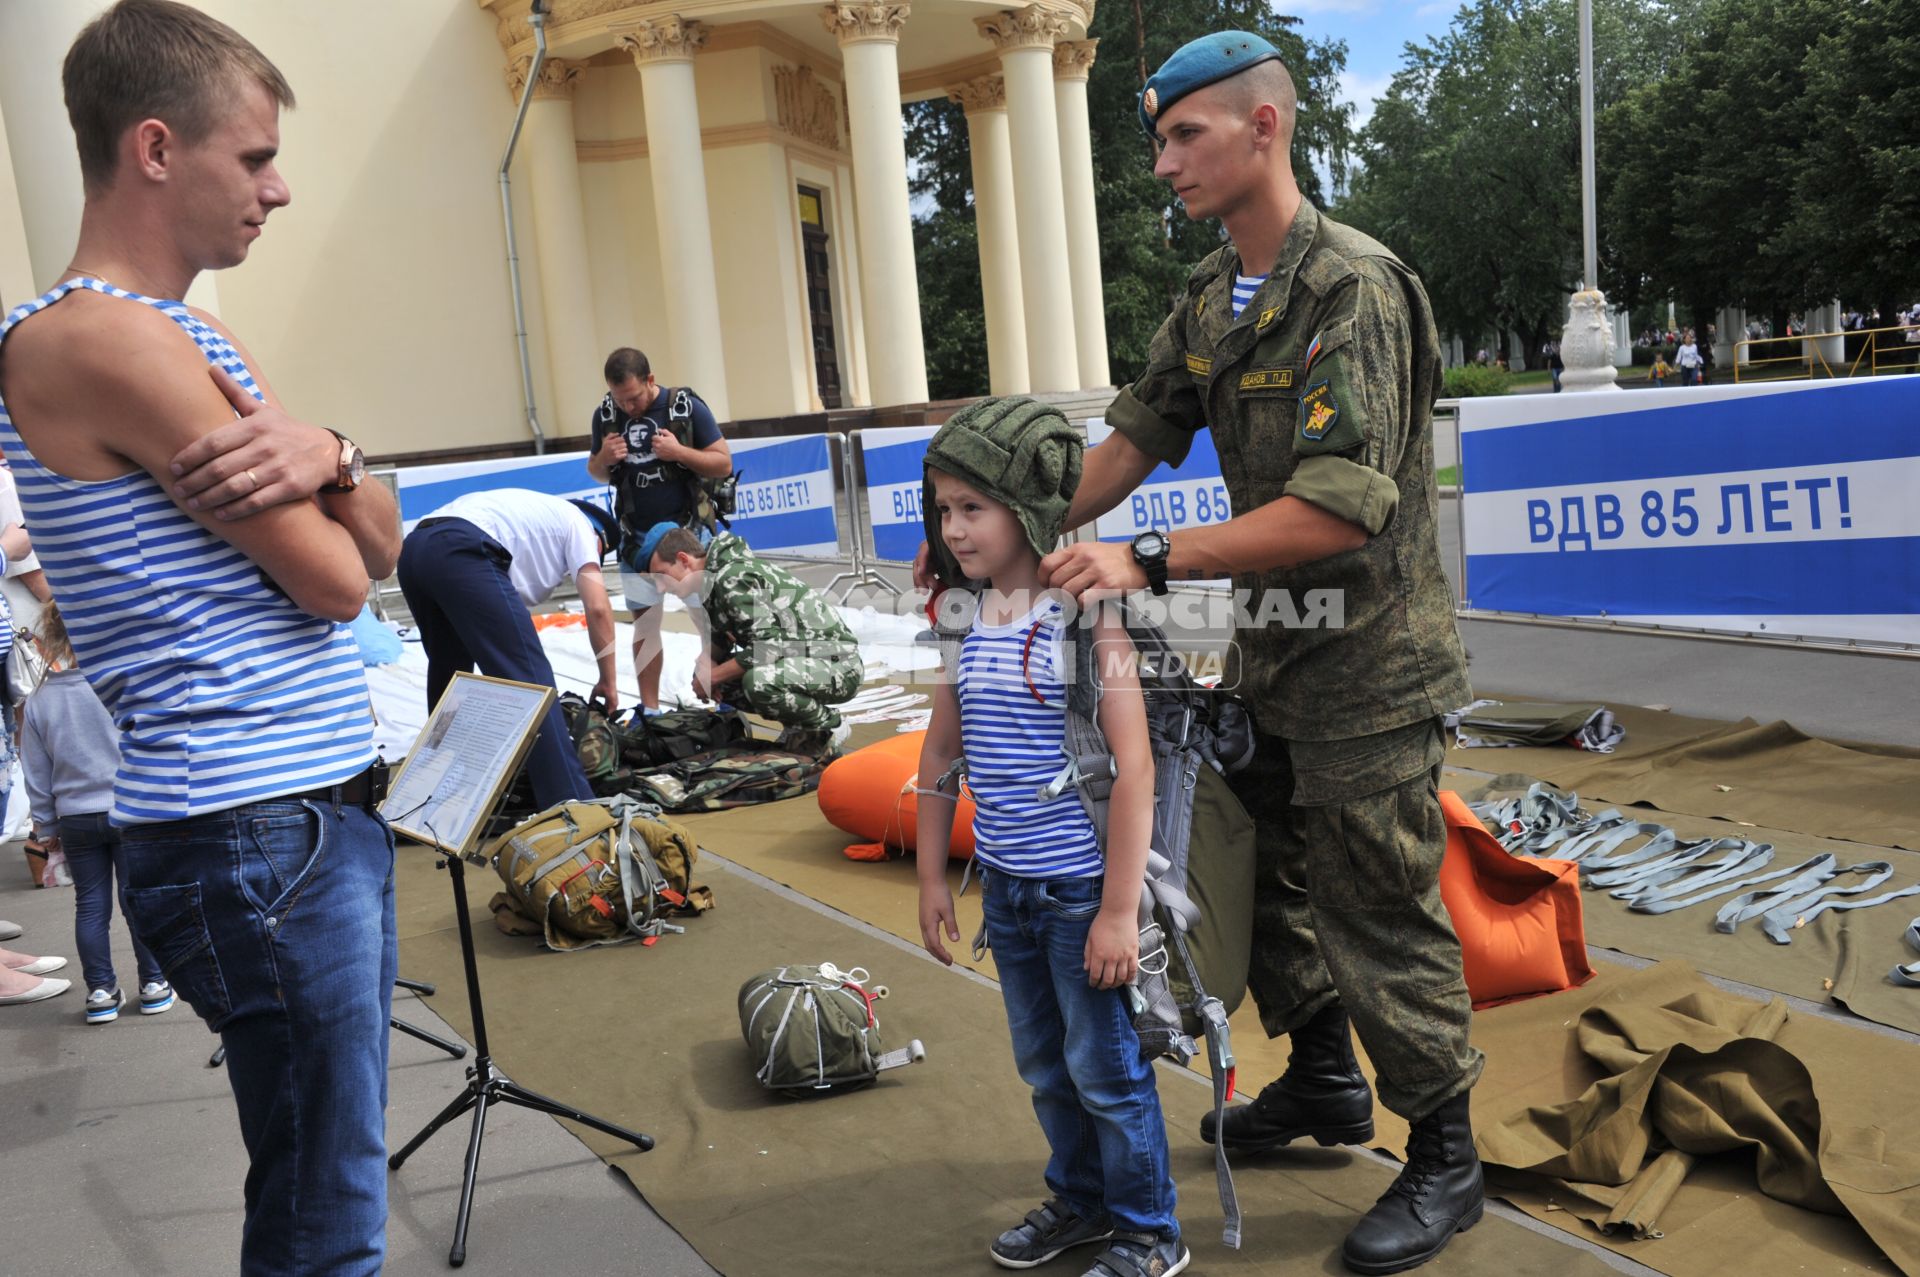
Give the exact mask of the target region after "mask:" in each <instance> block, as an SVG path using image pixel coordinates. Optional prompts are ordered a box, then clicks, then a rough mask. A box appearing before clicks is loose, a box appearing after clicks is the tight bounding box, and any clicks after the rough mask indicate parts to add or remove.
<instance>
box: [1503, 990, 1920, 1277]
mask: <svg viewBox="0 0 1920 1277" xmlns="http://www.w3.org/2000/svg"><path fill="white" fill-rule="evenodd" d="M1682 999H1687V1000H1689V1002H1691V1003H1695V1004H1698V1005H1702V1006H1705V1007H1706V1008H1707V1009H1708V1011H1709V1012H1710V1013H1711V1018H1712V1019H1713V1021H1714V1022H1717V1023H1721V1024H1741V1023H1744V1022H1745V1020H1744V1016H1745V1014H1746V1012H1747V1011H1749V1010H1750V1011H1751V1012H1752V1013H1756V1014H1757V1013H1758V1012H1759V1011H1760V1010H1761V1009H1762V1008H1761V1004H1759V1003H1757V1002H1751V1001H1749V1000H1746V999H1740V998H1735V997H1733V995H1730V994H1725V993H1721V992H1719V991H1718V990H1716V989H1714V988H1712V986H1710V985H1707V984H1706V983H1705V982H1704V981H1702V980H1701V979H1700V978H1699V976H1698V975H1697V974H1696V973H1694V972H1693V971H1692V970H1691V968H1689V967H1688V966H1687V965H1686V964H1684V963H1677V962H1676V963H1663V964H1661V965H1660V966H1657V967H1652V968H1648V969H1646V970H1642V971H1630V970H1625V969H1621V968H1617V967H1602V968H1601V969H1600V970H1599V972H1598V974H1597V975H1596V977H1595V978H1594V979H1593V980H1592V981H1591V982H1590V983H1588V984H1587V985H1585V986H1584V987H1582V988H1580V989H1576V990H1570V991H1568V992H1566V993H1560V994H1555V995H1553V996H1551V997H1546V998H1537V999H1534V1000H1532V1001H1529V1002H1522V1003H1515V1004H1512V1005H1509V1006H1505V1007H1497V1008H1494V1009H1492V1010H1489V1011H1484V1012H1481V1013H1479V1014H1477V1015H1476V1016H1475V1017H1474V1039H1475V1041H1476V1042H1477V1043H1478V1045H1479V1046H1480V1047H1481V1048H1482V1049H1483V1050H1485V1051H1486V1053H1487V1071H1486V1074H1485V1076H1484V1077H1483V1078H1482V1080H1481V1083H1480V1085H1479V1086H1478V1087H1477V1088H1476V1089H1475V1101H1476V1102H1475V1104H1474V1120H1475V1127H1476V1130H1477V1132H1478V1134H1479V1137H1480V1143H1481V1146H1482V1148H1483V1150H1488V1149H1489V1146H1490V1145H1491V1146H1493V1147H1494V1148H1496V1149H1498V1150H1499V1151H1501V1152H1503V1153H1507V1154H1516V1153H1518V1154H1523V1155H1541V1156H1544V1155H1545V1154H1546V1153H1548V1152H1551V1151H1552V1150H1553V1149H1554V1148H1556V1147H1564V1145H1565V1142H1566V1141H1565V1140H1564V1139H1563V1138H1562V1137H1563V1136H1564V1134H1565V1132H1564V1131H1562V1130H1560V1129H1557V1128H1556V1126H1555V1125H1554V1123H1553V1122H1551V1121H1548V1120H1546V1119H1545V1118H1544V1117H1543V1116H1542V1114H1541V1113H1540V1112H1538V1111H1536V1112H1534V1113H1532V1114H1529V1113H1528V1110H1530V1109H1535V1108H1536V1106H1541V1107H1547V1106H1556V1105H1564V1104H1566V1103H1567V1102H1568V1101H1572V1100H1575V1099H1576V1098H1579V1097H1583V1093H1585V1092H1587V1090H1588V1088H1589V1087H1591V1086H1592V1085H1593V1084H1594V1083H1596V1082H1598V1081H1600V1080H1601V1079H1602V1078H1605V1077H1610V1076H1615V1071H1614V1070H1613V1069H1609V1068H1603V1067H1602V1066H1601V1065H1600V1064H1598V1063H1597V1062H1596V1060H1595V1059H1594V1058H1593V1057H1592V1056H1591V1055H1590V1054H1589V1053H1588V1052H1587V1051H1583V1050H1582V1049H1581V1047H1580V1045H1579V1044H1578V1042H1577V1041H1576V1034H1577V1029H1578V1026H1579V1023H1580V1019H1581V1016H1582V1014H1583V1013H1584V1012H1586V1011H1587V1010H1588V1008H1590V1007H1593V1006H1595V1005H1596V1004H1612V1005H1613V1007H1614V1009H1615V1013H1616V1015H1617V1016H1618V1022H1619V1023H1620V1024H1624V1025H1627V1026H1630V1027H1631V1029H1632V1031H1633V1032H1634V1033H1637V1034H1639V1035H1641V1036H1642V1037H1644V1038H1656V1037H1659V1036H1660V1035H1662V1034H1670V1035H1671V1039H1672V1040H1674V1041H1679V1042H1684V1043H1688V1044H1690V1045H1691V1046H1692V1047H1694V1048H1697V1049H1699V1050H1703V1051H1705V1050H1711V1049H1712V1048H1713V1047H1714V1046H1715V1045H1716V1044H1717V1041H1718V1039H1717V1038H1716V1035H1715V1034H1714V1033H1713V1032H1712V1031H1710V1030H1708V1029H1707V1028H1706V1027H1705V1026H1703V1025H1701V1024H1700V1023H1699V1022H1698V1021H1695V1020H1693V1019H1692V1018H1690V1017H1689V1018H1687V1019H1684V1020H1682V1019H1680V1018H1679V1017H1677V1016H1675V1015H1673V1014H1671V1013H1669V1012H1666V1011H1662V1010H1661V1009H1660V1008H1662V1007H1665V1006H1669V1005H1675V1004H1679V1003H1680V1002H1681V1000H1682ZM1770 1040H1771V1042H1772V1043H1774V1044H1776V1045H1777V1047H1778V1050H1777V1051H1776V1050H1774V1048H1773V1047H1771V1046H1766V1045H1764V1044H1756V1043H1742V1044H1738V1045H1739V1046H1741V1047H1753V1048H1755V1049H1754V1050H1752V1051H1738V1050H1737V1051H1732V1052H1728V1053H1727V1054H1726V1056H1725V1058H1722V1059H1716V1060H1715V1062H1714V1065H1715V1067H1714V1068H1713V1069H1712V1070H1698V1071H1696V1073H1695V1075H1694V1076H1693V1079H1692V1085H1693V1086H1694V1088H1695V1091H1696V1093H1697V1094H1702V1095H1705V1096H1707V1097H1708V1098H1709V1101H1710V1103H1711V1104H1712V1105H1713V1106H1714V1107H1716V1108H1719V1109H1721V1110H1724V1111H1726V1112H1740V1111H1745V1112H1747V1113H1748V1114H1749V1121H1750V1122H1752V1121H1753V1118H1752V1116H1751V1115H1752V1113H1753V1111H1754V1106H1755V1102H1756V1096H1764V1097H1765V1100H1766V1102H1767V1104H1768V1105H1769V1106H1770V1107H1776V1108H1779V1107H1784V1108H1786V1109H1788V1110H1789V1111H1790V1113H1791V1116H1792V1118H1793V1122H1792V1123H1790V1124H1791V1125H1800V1126H1803V1127H1804V1126H1817V1127H1818V1128H1819V1129H1820V1138H1819V1140H1818V1147H1819V1162H1818V1165H1817V1167H1815V1166H1810V1165H1809V1164H1808V1163H1807V1161H1806V1159H1804V1158H1802V1159H1801V1160H1800V1161H1797V1162H1796V1161H1795V1160H1794V1159H1793V1158H1791V1157H1785V1158H1779V1159H1776V1161H1775V1164H1774V1165H1773V1166H1772V1167H1771V1168H1770V1171H1769V1179H1770V1181H1771V1182H1772V1183H1773V1185H1774V1187H1775V1191H1781V1192H1785V1193H1790V1194H1798V1195H1800V1196H1802V1197H1804V1198H1806V1199H1809V1200H1813V1199H1818V1198H1821V1197H1824V1196H1826V1195H1827V1189H1826V1187H1823V1186H1822V1185H1821V1183H1820V1179H1821V1178H1822V1177H1824V1179H1825V1183H1826V1186H1830V1187H1831V1189H1832V1191H1833V1192H1834V1193H1837V1194H1838V1197H1839V1199H1840V1202H1839V1203H1836V1204H1844V1206H1845V1208H1846V1210H1848V1211H1850V1212H1851V1213H1852V1214H1851V1216H1849V1215H1843V1214H1829V1213H1823V1212H1821V1211H1816V1210H1810V1209H1806V1208H1803V1207H1799V1206H1792V1205H1788V1204H1786V1203H1785V1202H1782V1201H1778V1200H1775V1199H1774V1198H1773V1197H1769V1196H1766V1195H1763V1194H1762V1193H1761V1192H1759V1191H1758V1189H1757V1187H1756V1178H1755V1177H1756V1170H1755V1166H1756V1163H1755V1158H1754V1155H1753V1154H1752V1153H1727V1154H1721V1155H1716V1156H1711V1157H1707V1158H1704V1159H1702V1160H1701V1161H1699V1162H1698V1163H1697V1164H1696V1165H1695V1166H1694V1168H1693V1170H1692V1171H1691V1172H1690V1173H1689V1174H1688V1175H1687V1177H1686V1179H1685V1181H1684V1182H1683V1184H1682V1186H1681V1188H1680V1189H1679V1192H1678V1193H1677V1195H1676V1196H1675V1197H1674V1199H1673V1202H1672V1204H1671V1205H1670V1206H1669V1207H1668V1208H1667V1210H1666V1211H1665V1212H1664V1213H1663V1214H1662V1216H1661V1218H1660V1220H1659V1224H1658V1226H1659V1228H1660V1229H1661V1230H1662V1231H1664V1233H1665V1236H1664V1237H1661V1238H1658V1239H1650V1240H1645V1241H1615V1240H1614V1239H1611V1238H1608V1239H1602V1240H1604V1241H1605V1242H1606V1244H1608V1245H1610V1246H1612V1247H1613V1248H1614V1249H1616V1250H1619V1251H1620V1252H1621V1253H1623V1254H1627V1255H1630V1256H1632V1257H1633V1258H1635V1259H1637V1260H1639V1261H1640V1262H1642V1263H1645V1264H1647V1265H1649V1266H1651V1267H1653V1268H1656V1269H1658V1270H1660V1271H1661V1272H1663V1273H1671V1274H1676V1275H1680V1274H1693V1273H1708V1272H1736V1271H1739V1272H1751V1273H1793V1272H1806V1273H1838V1272H1868V1273H1884V1272H1891V1271H1897V1272H1904V1273H1907V1274H1914V1273H1920V1092H1916V1091H1915V1089H1914V1088H1913V1087H1911V1086H1909V1085H1904V1084H1903V1083H1904V1081H1905V1080H1908V1079H1911V1078H1913V1077H1915V1076H1916V1075H1917V1074H1920V1047H1915V1046H1913V1045H1911V1044H1908V1043H1904V1042H1901V1041H1898V1040H1895V1039H1892V1038H1889V1037H1887V1036H1885V1035H1882V1034H1878V1033H1873V1032H1871V1031H1868V1030H1866V1029H1863V1028H1855V1027H1852V1026H1849V1025H1845V1024H1840V1023H1836V1022H1833V1021H1830V1020H1824V1019H1819V1018H1815V1017H1809V1016H1796V1015H1793V1014H1787V1015H1786V1016H1785V1023H1784V1024H1783V1025H1781V1027H1780V1028H1779V1029H1778V1031H1777V1032H1774V1033H1772V1034H1771V1035H1770ZM1802 1067H1804V1074H1802V1073H1800V1069H1801V1068H1802ZM1750 1087H1751V1088H1752V1089H1751V1090H1749V1089H1748V1088H1750ZM1809 1087H1810V1095H1809V1093H1808V1089H1809ZM1743 1106H1746V1107H1745V1109H1744V1110H1743ZM1608 1111H1610V1110H1609V1109H1608V1108H1607V1106H1606V1105H1604V1104H1595V1105H1593V1106H1591V1107H1589V1108H1587V1109H1585V1110H1583V1111H1582V1112H1581V1113H1580V1114H1579V1115H1578V1116H1577V1117H1573V1118H1571V1119H1570V1120H1571V1121H1572V1123H1573V1126H1574V1129H1576V1130H1578V1131H1580V1132H1581V1133H1582V1134H1584V1135H1586V1136H1588V1137H1590V1138H1592V1139H1593V1140H1594V1142H1596V1143H1599V1144H1602V1145H1605V1144H1607V1143H1608V1139H1607V1137H1609V1136H1617V1135H1618V1134H1619V1132H1618V1131H1616V1130H1607V1129H1601V1128H1600V1122H1601V1118H1602V1117H1603V1116H1604V1114H1605V1113H1606V1112H1608ZM1507 1118H1520V1119H1522V1120H1521V1121H1520V1122H1519V1123H1518V1125H1517V1127H1516V1128H1509V1129H1506V1130H1500V1129H1498V1128H1499V1126H1500V1123H1501V1121H1502V1120H1503V1119H1507ZM1565 1118H1566V1115H1563V1119H1565ZM1588 1123H1590V1124H1591V1125H1588ZM1754 1124H1755V1125H1757V1124H1758V1123H1757V1122H1755V1123H1754ZM1517 1160H1524V1157H1521V1158H1519V1159H1517ZM1592 1160H1593V1159H1591V1158H1589V1159H1588V1164H1591V1163H1592ZM1496 1182H1497V1183H1498V1185H1499V1191H1500V1193H1501V1195H1502V1196H1504V1197H1506V1198H1507V1199H1508V1200H1510V1201H1512V1202H1513V1203H1514V1204H1515V1205H1518V1206H1520V1207H1521V1208H1522V1209H1524V1210H1526V1211H1528V1213H1530V1214H1533V1215H1535V1216H1537V1217H1539V1218H1542V1219H1548V1220H1552V1221H1553V1222H1556V1223H1561V1224H1562V1226H1563V1227H1564V1226H1571V1227H1582V1225H1577V1224H1575V1225H1567V1224H1566V1223H1565V1221H1566V1219H1567V1217H1568V1215H1569V1214H1574V1215H1593V1214H1596V1213H1599V1214H1604V1212H1605V1210H1606V1208H1607V1207H1608V1206H1610V1205H1611V1199H1610V1197H1609V1195H1607V1194H1599V1195H1593V1196H1589V1195H1586V1194H1583V1193H1581V1192H1578V1191H1574V1190H1571V1189H1569V1188H1568V1187H1566V1186H1556V1185H1551V1184H1549V1183H1548V1182H1547V1181H1546V1180H1544V1179H1543V1178H1541V1177H1538V1176H1528V1177H1514V1176H1512V1175H1510V1174H1508V1173H1506V1172H1498V1173H1496ZM1854 1217H1857V1220H1858V1222H1856V1219H1855V1218H1854ZM1863 1225H1864V1227H1863ZM1588 1232H1589V1234H1590V1235H1592V1236H1594V1237H1596V1238H1598V1237H1599V1234H1598V1230H1597V1229H1593V1228H1591V1227H1589V1228H1588ZM1869 1233H1871V1238H1870V1237H1869ZM1876 1240H1877V1241H1878V1243H1879V1247H1880V1248H1883V1249H1882V1250H1877V1249H1876V1247H1875V1244H1874V1242H1875V1241H1876ZM1890 1261H1891V1262H1890Z"/></svg>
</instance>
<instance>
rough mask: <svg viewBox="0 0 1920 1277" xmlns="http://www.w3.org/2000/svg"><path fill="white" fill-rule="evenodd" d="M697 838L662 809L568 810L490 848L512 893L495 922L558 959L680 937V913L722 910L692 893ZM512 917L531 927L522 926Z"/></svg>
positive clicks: (614, 802) (559, 809) (612, 802)
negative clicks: (559, 954)
mask: <svg viewBox="0 0 1920 1277" xmlns="http://www.w3.org/2000/svg"><path fill="white" fill-rule="evenodd" d="M699 854H700V849H699V846H698V845H697V844H696V843H695V842H694V840H693V835H692V834H690V833H688V832H687V831H686V829H685V828H683V827H682V826H680V825H678V824H675V823H674V822H672V821H670V820H663V819H661V816H660V809H659V808H658V807H653V806H650V805H648V804H646V803H642V802H638V801H636V800H634V799H632V798H606V799H600V800H598V801H595V802H565V803H561V804H559V805H558V806H555V807H550V808H548V809H547V810H546V811H543V812H540V813H539V814H538V815H536V816H533V817H532V818H531V819H528V820H525V821H522V822H521V823H520V824H519V825H517V826H515V827H514V828H512V829H510V830H508V831H507V832H506V833H505V834H503V835H501V836H500V837H499V838H497V839H495V840H494V842H493V843H492V844H491V845H489V846H488V848H487V855H488V857H489V858H490V859H491V861H492V862H493V866H494V869H495V871H496V872H498V873H499V875H500V880H501V882H502V883H503V884H504V885H505V887H506V890H505V891H504V892H502V893H501V894H499V895H497V896H495V897H494V898H493V902H492V907H493V911H494V921H495V923H496V924H497V925H499V926H500V928H501V930H503V931H507V932H508V933H509V934H522V933H523V932H527V931H532V932H537V933H538V934H540V935H541V936H542V937H543V938H544V939H545V941H546V945H547V947H548V948H549V949H559V950H572V949H584V948H588V947H591V946H593V945H600V944H620V943H622V942H624V941H627V940H634V939H639V940H643V941H646V942H649V943H650V942H651V941H652V940H653V939H655V938H657V937H659V936H660V935H661V934H663V933H665V932H673V931H679V930H681V928H680V927H678V926H675V925H674V924H673V923H670V922H668V921H667V918H668V917H669V916H671V915H672V914H675V913H681V912H684V913H699V912H702V911H704V910H705V909H709V908H712V907H713V897H712V893H711V892H709V891H708V890H707V889H706V888H705V887H696V886H694V885H693V883H692V877H693V865H694V861H695V860H696V859H697V858H698V856H699ZM510 914H517V915H519V916H520V917H521V918H524V919H526V920H527V924H528V925H526V926H524V927H519V926H516V925H515V919H514V918H513V917H509V916H508V915H510Z"/></svg>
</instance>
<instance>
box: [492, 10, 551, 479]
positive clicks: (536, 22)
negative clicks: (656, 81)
mask: <svg viewBox="0 0 1920 1277" xmlns="http://www.w3.org/2000/svg"><path fill="white" fill-rule="evenodd" d="M549 3H550V0H533V12H532V13H530V14H529V15H528V21H530V22H531V23H532V24H533V39H534V50H533V63H532V64H531V65H530V66H528V67H527V82H526V86H525V87H524V88H522V89H521V90H520V109H519V110H517V111H515V112H514V113H513V132H511V133H509V134H508V135H507V153H506V154H505V155H503V156H501V157H500V215H501V217H502V219H503V220H504V221H505V222H506V228H507V278H508V279H509V280H511V281H512V283H513V336H514V340H515V341H517V342H518V343H519V344H520V396H521V399H522V400H523V401H524V402H525V404H526V409H527V429H529V430H531V431H532V432H533V450H534V451H535V452H536V453H543V452H545V451H546V450H547V435H546V432H545V431H544V430H542V429H541V428H540V415H539V413H538V412H536V411H535V409H534V406H533V359H532V357H531V356H529V355H528V354H527V305H526V301H525V300H524V299H523V298H522V296H521V293H520V254H519V253H518V251H516V249H515V247H514V236H513V185H512V182H511V180H510V179H509V178H508V176H507V170H508V169H510V168H511V167H513V149H514V147H516V146H518V145H519V143H520V126H521V125H523V124H525V123H526V120H527V105H528V104H529V103H531V102H532V101H533V86H534V85H535V84H538V83H539V81H540V68H541V67H542V66H543V65H545V63H546V60H547V6H548V4H549Z"/></svg>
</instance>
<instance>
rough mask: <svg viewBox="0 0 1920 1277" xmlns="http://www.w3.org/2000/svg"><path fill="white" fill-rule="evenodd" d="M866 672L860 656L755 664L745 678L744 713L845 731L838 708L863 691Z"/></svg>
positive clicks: (853, 653) (742, 679)
mask: <svg viewBox="0 0 1920 1277" xmlns="http://www.w3.org/2000/svg"><path fill="white" fill-rule="evenodd" d="M864 672H865V667H864V666H863V665H862V663H861V660H860V653H859V652H858V651H849V652H846V653H832V654H825V655H807V656H781V657H778V658H776V659H774V660H771V661H766V662H764V663H762V662H755V663H754V664H753V665H752V666H750V667H749V668H748V669H747V670H746V672H744V673H743V674H741V676H740V699H741V701H742V702H743V703H744V707H745V708H746V709H749V710H751V711H753V712H754V713H756V714H758V715H760V716H761V717H762V718H770V719H772V720H773V721H774V722H776V723H781V724H784V725H786V726H788V727H799V728H806V729H814V728H827V729H831V728H834V727H838V726H839V725H840V711H839V710H836V709H835V708H834V706H835V705H838V704H840V703H841V702H842V701H848V700H852V699H853V694H854V693H855V692H857V691H859V690H860V679H861V675H862V674H863V673H864Z"/></svg>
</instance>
